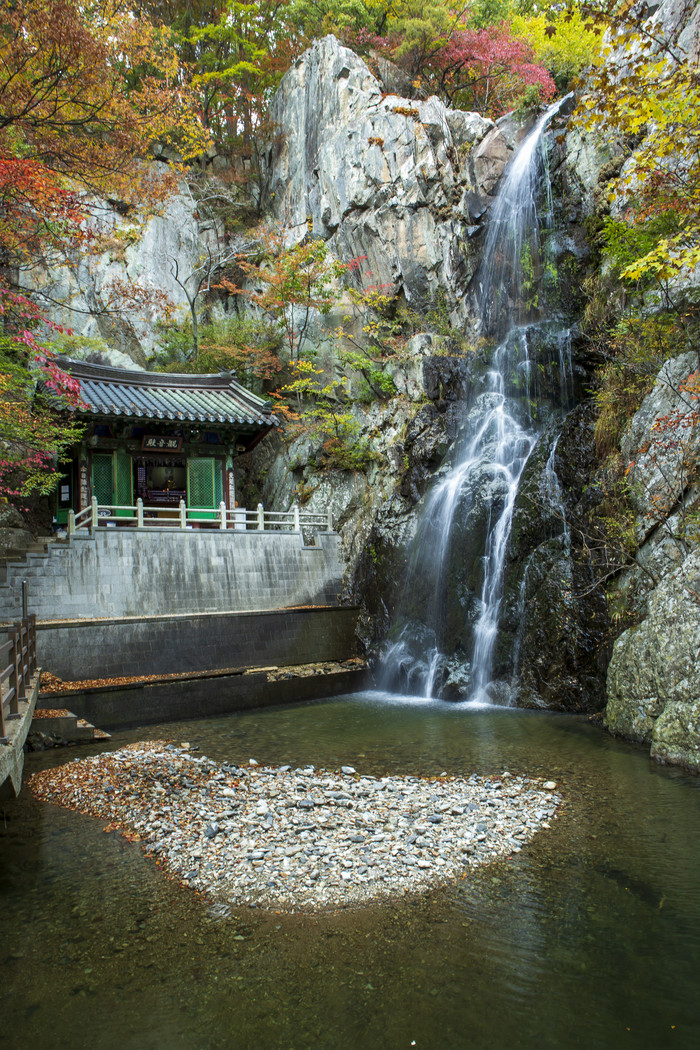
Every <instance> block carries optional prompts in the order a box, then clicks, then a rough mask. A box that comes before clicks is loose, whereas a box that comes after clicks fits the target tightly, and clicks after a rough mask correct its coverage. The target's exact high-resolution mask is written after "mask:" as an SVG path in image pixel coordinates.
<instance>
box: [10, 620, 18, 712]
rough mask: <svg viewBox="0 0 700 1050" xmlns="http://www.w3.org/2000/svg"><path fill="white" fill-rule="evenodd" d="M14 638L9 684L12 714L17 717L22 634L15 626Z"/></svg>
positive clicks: (12, 633) (11, 634) (12, 634)
mask: <svg viewBox="0 0 700 1050" xmlns="http://www.w3.org/2000/svg"><path fill="white" fill-rule="evenodd" d="M9 633H10V636H11V638H12V655H11V658H10V664H11V667H12V672H11V674H10V678H9V682H10V688H11V689H12V691H13V692H12V699H11V700H10V714H11V715H16V714H18V713H19V684H20V671H19V647H20V633H19V631H18V630H17V626H16V625H15V628H14V630H12V631H10V632H9Z"/></svg>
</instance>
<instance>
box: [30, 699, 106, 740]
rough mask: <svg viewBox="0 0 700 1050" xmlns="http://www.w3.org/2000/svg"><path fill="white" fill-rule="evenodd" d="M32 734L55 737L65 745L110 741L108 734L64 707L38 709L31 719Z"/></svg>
mask: <svg viewBox="0 0 700 1050" xmlns="http://www.w3.org/2000/svg"><path fill="white" fill-rule="evenodd" d="M31 732H32V733H41V734H42V735H43V736H45V737H55V738H56V739H57V740H61V741H64V742H65V743H71V744H72V743H76V744H77V743H88V742H91V741H93V740H110V739H111V738H110V736H109V733H105V732H104V730H102V729H96V728H95V726H93V725H91V724H90V722H87V721H86V720H85V719H84V718H78V716H77V715H74V714H73V712H72V711H69V710H68V709H67V708H65V707H59V708H38V709H37V710H36V711H35V712H34V718H33V719H32V728H31Z"/></svg>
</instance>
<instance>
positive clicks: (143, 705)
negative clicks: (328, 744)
mask: <svg viewBox="0 0 700 1050" xmlns="http://www.w3.org/2000/svg"><path fill="white" fill-rule="evenodd" d="M370 686H371V675H370V673H369V671H368V670H367V669H366V668H361V669H359V670H352V671H340V672H337V673H335V674H323V675H311V676H309V677H297V678H284V679H277V680H276V681H268V677H267V673H266V672H265V671H256V672H244V671H240V672H238V673H235V674H216V673H212V674H210V675H206V676H201V675H200V676H197V677H196V678H181V679H177V680H176V681H172V680H171V681H165V682H144V683H134V684H131V685H123V686H99V687H96V688H94V689H84V690H79V691H77V690H76V691H75V692H66V693H60V694H55V695H50V694H42V696H41V697H40V698H39V707H40V708H49V707H52V706H53V705H55V704H56V702H57V701H59V700H60V703H61V704H62V705H65V706H67V707H70V709H71V711H74V712H75V713H76V714H77V715H79V716H80V717H81V718H85V719H86V720H87V721H89V722H92V723H93V724H94V725H97V726H99V727H100V728H101V729H113V728H118V727H122V728H125V727H127V726H139V725H151V724H153V723H156V722H171V721H177V720H181V719H190V718H206V717H207V716H210V715H224V714H231V713H233V712H235V711H249V710H251V709H253V708H262V707H275V706H278V705H282V704H295V703H302V702H305V701H309V700H321V699H324V698H325V697H329V696H340V695H341V694H343V693H355V692H358V691H359V690H361V689H367V688H370Z"/></svg>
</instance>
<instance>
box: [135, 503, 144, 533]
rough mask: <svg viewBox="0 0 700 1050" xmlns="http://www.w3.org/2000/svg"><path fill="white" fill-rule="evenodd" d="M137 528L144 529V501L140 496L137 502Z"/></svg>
mask: <svg viewBox="0 0 700 1050" xmlns="http://www.w3.org/2000/svg"><path fill="white" fill-rule="evenodd" d="M136 528H137V529H142V528H143V500H142V499H141V497H140V496H139V497H138V498H137V500H136Z"/></svg>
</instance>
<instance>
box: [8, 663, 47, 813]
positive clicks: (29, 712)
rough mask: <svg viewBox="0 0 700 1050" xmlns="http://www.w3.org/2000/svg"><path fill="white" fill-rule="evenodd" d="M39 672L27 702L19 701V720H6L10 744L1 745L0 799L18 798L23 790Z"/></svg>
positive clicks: (37, 692) (33, 679)
mask: <svg viewBox="0 0 700 1050" xmlns="http://www.w3.org/2000/svg"><path fill="white" fill-rule="evenodd" d="M40 674H41V670H38V671H36V672H35V673H34V675H33V676H32V679H31V682H30V688H29V697H28V699H27V700H20V701H19V704H18V706H19V715H20V717H19V718H13V719H10V720H8V719H5V732H6V733H7V736H8V739H9V743H8V744H0V799H3V798H17V796H18V795H19V793H20V790H21V788H22V771H23V770H24V742H25V740H26V739H27V735H28V733H29V729H30V727H31V724H32V717H33V715H34V708H35V707H36V703H37V697H38V695H39V676H40Z"/></svg>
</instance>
